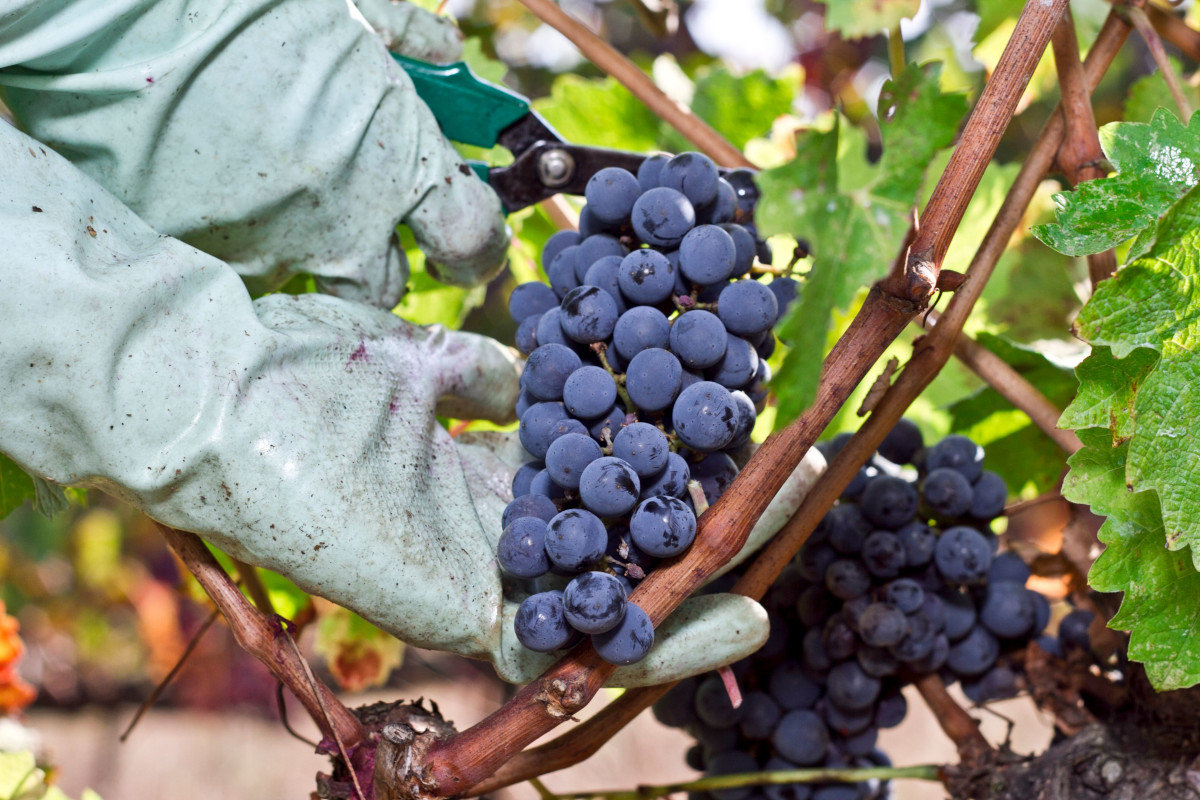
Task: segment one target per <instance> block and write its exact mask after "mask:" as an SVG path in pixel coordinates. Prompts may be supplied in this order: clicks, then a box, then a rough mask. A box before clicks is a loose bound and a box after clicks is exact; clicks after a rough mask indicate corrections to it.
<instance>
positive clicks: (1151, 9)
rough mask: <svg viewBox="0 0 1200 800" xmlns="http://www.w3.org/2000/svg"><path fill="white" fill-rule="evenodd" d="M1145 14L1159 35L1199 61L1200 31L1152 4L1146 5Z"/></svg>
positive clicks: (1192, 58)
mask: <svg viewBox="0 0 1200 800" xmlns="http://www.w3.org/2000/svg"><path fill="white" fill-rule="evenodd" d="M1146 16H1148V17H1149V18H1150V22H1151V24H1152V25H1154V29H1155V30H1156V31H1158V35H1159V36H1161V37H1162V38H1164V39H1166V40H1167V41H1168V42H1170V43H1171V44H1173V45H1175V46H1176V47H1178V48H1179V49H1180V50H1181V51H1182V52H1183V54H1184V55H1185V56H1187V57H1188V58H1190V59H1191V60H1192V61H1200V32H1197V31H1195V30H1193V29H1192V27H1191V26H1190V25H1188V24H1187V22H1185V21H1184V20H1182V19H1180V18H1179V17H1177V16H1175V15H1174V14H1172V13H1171V12H1169V11H1167V10H1166V9H1162V8H1158V7H1157V6H1154V5H1149V6H1147V7H1146Z"/></svg>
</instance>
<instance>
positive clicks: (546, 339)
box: [534, 306, 573, 346]
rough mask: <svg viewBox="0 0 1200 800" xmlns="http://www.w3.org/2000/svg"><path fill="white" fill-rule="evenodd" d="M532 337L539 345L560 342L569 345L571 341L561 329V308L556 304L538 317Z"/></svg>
mask: <svg viewBox="0 0 1200 800" xmlns="http://www.w3.org/2000/svg"><path fill="white" fill-rule="evenodd" d="M534 338H535V339H536V340H537V343H538V345H539V346H541V345H547V344H561V345H564V346H570V345H572V344H573V342H572V341H571V340H570V339H568V338H567V334H565V333H564V332H563V329H562V309H561V308H559V307H558V306H555V307H554V308H552V309H550V310H549V311H547V312H545V313H544V314H542V315H541V316H540V317H538V322H537V329H536V330H535V331H534Z"/></svg>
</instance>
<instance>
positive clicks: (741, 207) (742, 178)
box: [725, 169, 759, 217]
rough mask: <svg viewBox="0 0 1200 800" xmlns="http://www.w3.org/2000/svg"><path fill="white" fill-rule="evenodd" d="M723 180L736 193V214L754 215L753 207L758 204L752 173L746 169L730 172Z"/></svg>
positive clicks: (757, 193) (757, 194)
mask: <svg viewBox="0 0 1200 800" xmlns="http://www.w3.org/2000/svg"><path fill="white" fill-rule="evenodd" d="M725 180H727V181H729V185H730V186H732V187H733V190H734V191H735V192H736V193H737V202H738V213H739V214H741V215H742V216H746V217H750V216H753V215H754V207H755V206H756V205H757V204H758V196H759V192H758V186H757V185H756V184H755V183H754V173H753V172H752V171H751V170H748V169H734V170H730V171H729V172H728V173H727V174H726V175H725Z"/></svg>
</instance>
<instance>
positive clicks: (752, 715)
mask: <svg viewBox="0 0 1200 800" xmlns="http://www.w3.org/2000/svg"><path fill="white" fill-rule="evenodd" d="M742 708H743V709H744V710H743V711H742V722H741V726H740V727H741V731H742V736H745V737H746V738H747V739H758V740H761V739H770V738H771V734H772V733H773V732H774V731H775V726H776V725H777V724H778V723H779V718H780V717H782V716H783V712H782V711H781V710H780V708H779V704H778V703H776V702H775V701H774V700H772V699H771V695H769V694H767V693H766V692H749V693H747V694H746V696H745V697H743V698H742Z"/></svg>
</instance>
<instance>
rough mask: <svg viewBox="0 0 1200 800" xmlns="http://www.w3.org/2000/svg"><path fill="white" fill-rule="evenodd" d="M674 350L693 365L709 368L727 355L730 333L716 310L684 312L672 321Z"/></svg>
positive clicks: (686, 363)
mask: <svg viewBox="0 0 1200 800" xmlns="http://www.w3.org/2000/svg"><path fill="white" fill-rule="evenodd" d="M670 343H671V350H672V352H674V353H675V355H676V356H678V357H679V360H680V362H682V363H683V366H685V367H687V368H689V369H705V368H706V367H711V366H713V365H714V364H716V363H717V362H719V361H720V360H721V357H722V356H724V355H725V346H726V344H727V343H728V334H727V333H726V331H725V326H724V325H723V324H722V323H721V320H720V319H718V318H717V316H716V315H715V314H711V313H709V312H708V311H704V310H700V309H697V310H694V311H688V312H687V313H685V314H680V315H679V317H677V318H676V319H675V322H674V323H673V324H672V325H671V335H670Z"/></svg>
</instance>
